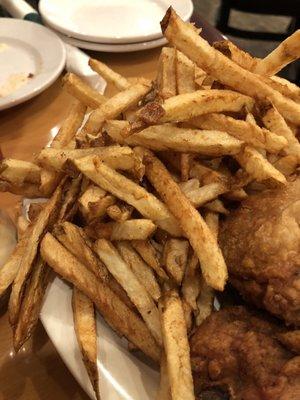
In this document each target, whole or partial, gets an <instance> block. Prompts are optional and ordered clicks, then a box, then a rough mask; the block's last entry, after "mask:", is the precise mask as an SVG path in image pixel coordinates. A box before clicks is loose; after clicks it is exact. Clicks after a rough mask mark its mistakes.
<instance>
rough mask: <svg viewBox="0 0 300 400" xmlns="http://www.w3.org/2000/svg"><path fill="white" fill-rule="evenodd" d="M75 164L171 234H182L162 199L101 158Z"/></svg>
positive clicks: (84, 160)
mask: <svg viewBox="0 0 300 400" xmlns="http://www.w3.org/2000/svg"><path fill="white" fill-rule="evenodd" d="M74 164H75V165H76V167H77V168H78V169H79V170H80V171H81V172H82V173H83V174H84V175H85V176H87V177H88V178H89V179H91V180H92V181H93V182H94V183H96V184H97V185H99V186H100V187H102V189H104V190H107V191H108V192H110V193H112V194H113V195H114V196H116V197H118V198H119V199H120V200H123V201H126V203H128V204H130V205H131V206H133V207H134V208H136V209H137V210H138V211H139V212H140V213H141V214H142V215H143V216H144V217H145V218H148V219H151V220H152V221H153V222H154V224H156V225H157V226H159V227H161V228H162V229H165V230H166V231H167V232H169V233H170V234H171V235H174V236H180V235H181V231H180V229H179V227H178V224H177V221H176V219H175V218H174V217H173V215H172V214H171V213H170V212H169V211H168V209H167V207H166V206H165V205H164V204H163V203H162V202H161V201H159V200H158V199H157V198H156V197H155V196H154V195H153V194H151V193H149V192H147V191H146V190H145V189H144V188H142V187H141V186H139V185H137V184H136V183H134V182H133V181H131V180H130V179H128V178H126V177H125V176H123V175H121V174H119V173H118V172H116V171H114V170H113V169H111V168H109V167H108V166H107V165H105V164H104V163H102V162H101V161H100V159H99V158H97V157H93V158H92V159H91V158H90V157H88V158H81V159H77V160H74Z"/></svg>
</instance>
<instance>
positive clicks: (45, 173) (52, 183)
mask: <svg viewBox="0 0 300 400" xmlns="http://www.w3.org/2000/svg"><path fill="white" fill-rule="evenodd" d="M60 180H61V176H60V175H59V174H57V173H56V172H55V171H52V170H48V169H45V168H43V169H42V170H41V184H40V187H39V189H40V191H41V193H42V194H43V197H50V196H51V195H52V193H53V192H54V190H55V188H56V187H57V185H58V184H59V181H60Z"/></svg>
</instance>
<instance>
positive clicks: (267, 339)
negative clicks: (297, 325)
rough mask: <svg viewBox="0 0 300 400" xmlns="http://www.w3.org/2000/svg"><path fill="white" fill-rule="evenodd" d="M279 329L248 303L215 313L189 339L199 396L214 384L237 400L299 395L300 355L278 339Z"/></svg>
mask: <svg viewBox="0 0 300 400" xmlns="http://www.w3.org/2000/svg"><path fill="white" fill-rule="evenodd" d="M281 331H282V327H280V326H278V325H276V324H275V323H273V322H269V321H267V320H266V319H265V318H263V317H261V316H258V315H256V314H254V313H253V312H250V311H247V310H246V309H245V308H244V307H230V308H225V309H223V310H221V311H218V312H215V313H213V314H211V315H210V316H209V317H208V318H207V319H206V320H205V321H204V322H203V323H202V325H200V327H199V328H198V329H197V331H196V332H195V334H194V335H193V336H192V338H191V341H190V345H191V357H192V367H193V372H194V382H195V392H196V394H197V395H198V396H199V398H200V399H202V398H203V397H202V395H201V393H203V392H205V391H207V390H208V389H210V388H212V387H215V388H223V389H225V388H227V391H228V393H229V394H230V397H231V398H232V399H235V400H298V399H300V357H299V356H297V355H295V354H293V353H292V352H291V351H290V350H288V349H287V348H285V347H284V346H283V345H282V344H281V343H280V341H279V340H278V339H277V335H278V334H281V333H282V332H281Z"/></svg>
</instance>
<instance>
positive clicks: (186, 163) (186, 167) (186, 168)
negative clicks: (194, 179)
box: [180, 153, 193, 182]
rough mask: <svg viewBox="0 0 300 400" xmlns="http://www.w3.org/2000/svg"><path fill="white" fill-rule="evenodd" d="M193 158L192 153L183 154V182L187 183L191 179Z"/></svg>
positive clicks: (181, 166)
mask: <svg viewBox="0 0 300 400" xmlns="http://www.w3.org/2000/svg"><path fill="white" fill-rule="evenodd" d="M192 158H193V155H192V154H190V153H183V154H181V158H180V168H181V180H182V182H186V181H187V180H188V179H189V176H190V168H191V161H192Z"/></svg>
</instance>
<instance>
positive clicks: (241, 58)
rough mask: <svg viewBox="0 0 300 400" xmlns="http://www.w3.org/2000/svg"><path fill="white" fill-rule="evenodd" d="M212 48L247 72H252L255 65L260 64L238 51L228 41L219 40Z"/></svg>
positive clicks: (236, 47)
mask: <svg viewBox="0 0 300 400" xmlns="http://www.w3.org/2000/svg"><path fill="white" fill-rule="evenodd" d="M213 47H214V48H215V49H217V50H219V51H220V52H221V53H222V54H224V56H226V57H228V58H229V59H230V60H232V61H233V62H235V63H236V64H238V65H239V66H240V67H242V68H244V69H246V70H248V71H253V70H254V69H255V67H256V66H257V63H259V62H260V60H259V59H257V58H255V57H252V56H251V55H250V54H249V53H247V52H246V51H244V50H242V49H240V48H239V47H238V46H236V45H235V44H234V43H232V42H231V41H230V40H220V41H219V42H215V43H214V44H213Z"/></svg>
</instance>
